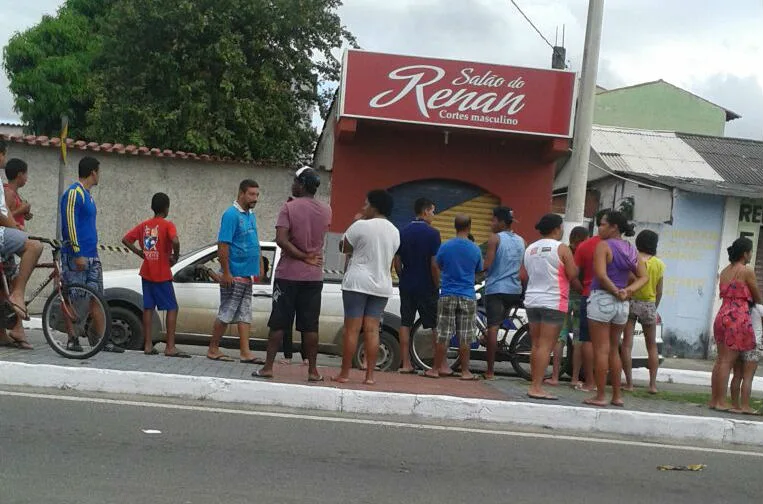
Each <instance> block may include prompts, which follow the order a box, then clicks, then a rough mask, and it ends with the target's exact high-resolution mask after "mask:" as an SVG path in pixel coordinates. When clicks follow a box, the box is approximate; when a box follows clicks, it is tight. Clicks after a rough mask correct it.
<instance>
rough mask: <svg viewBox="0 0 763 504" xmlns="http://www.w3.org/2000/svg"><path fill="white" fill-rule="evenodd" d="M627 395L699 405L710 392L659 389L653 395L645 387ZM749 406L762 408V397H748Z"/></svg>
mask: <svg viewBox="0 0 763 504" xmlns="http://www.w3.org/2000/svg"><path fill="white" fill-rule="evenodd" d="M629 395H631V396H632V397H637V398H639V399H653V400H658V401H672V402H681V403H688V404H699V405H705V404H707V403H708V402H710V394H709V393H703V392H668V391H660V393H659V394H656V395H653V394H650V393H649V392H647V390H646V389H636V390H634V391H633V392H630V393H629ZM730 401H731V398H729V402H730ZM750 406H752V408H753V409H755V410H760V409H762V408H763V399H756V398H754V397H753V398H752V399H750Z"/></svg>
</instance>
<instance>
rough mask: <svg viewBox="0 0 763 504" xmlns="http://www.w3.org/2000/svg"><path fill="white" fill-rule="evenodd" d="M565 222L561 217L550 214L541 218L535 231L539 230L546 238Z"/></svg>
mask: <svg viewBox="0 0 763 504" xmlns="http://www.w3.org/2000/svg"><path fill="white" fill-rule="evenodd" d="M563 222H564V219H562V217H561V216H560V215H557V214H553V213H549V214H546V215H544V216H543V217H541V218H540V220H539V221H538V223H537V224H536V225H535V229H537V230H538V231H539V232H540V234H542V235H543V236H546V235H549V234H551V231H553V230H554V229H556V228H560V227H562V223H563Z"/></svg>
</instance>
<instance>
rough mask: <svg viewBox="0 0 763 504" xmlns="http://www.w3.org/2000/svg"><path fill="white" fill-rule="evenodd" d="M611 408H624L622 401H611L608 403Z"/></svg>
mask: <svg viewBox="0 0 763 504" xmlns="http://www.w3.org/2000/svg"><path fill="white" fill-rule="evenodd" d="M609 404H611V405H612V406H617V407H618V408H622V407H624V406H625V402H623V400H622V399H612V401H610V403H609Z"/></svg>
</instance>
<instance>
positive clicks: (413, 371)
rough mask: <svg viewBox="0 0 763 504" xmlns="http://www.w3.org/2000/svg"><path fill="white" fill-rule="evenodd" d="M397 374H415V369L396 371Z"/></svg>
mask: <svg viewBox="0 0 763 504" xmlns="http://www.w3.org/2000/svg"><path fill="white" fill-rule="evenodd" d="M397 372H398V373H399V374H416V370H415V369H398V370H397Z"/></svg>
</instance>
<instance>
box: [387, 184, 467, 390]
mask: <svg viewBox="0 0 763 504" xmlns="http://www.w3.org/2000/svg"><path fill="white" fill-rule="evenodd" d="M413 211H414V213H415V214H416V219H415V220H413V221H412V222H411V223H409V224H408V225H406V226H405V227H404V228H403V229H402V230H401V231H400V248H399V249H398V251H397V255H396V256H395V262H394V265H395V272H396V273H397V276H398V278H399V279H400V284H399V287H400V319H401V322H400V333H399V336H400V353H401V355H402V363H401V366H400V372H401V373H405V374H408V373H414V372H415V371H414V369H413V366H411V356H410V352H409V342H410V334H411V327H413V323H414V320H415V319H416V313H417V312H418V314H419V316H420V317H421V325H422V327H423V328H424V329H431V330H432V340H433V345H435V346H434V347H433V348H434V350H435V352H440V351H442V352H444V349H445V347H444V345H439V344H438V343H437V300H438V298H439V289H440V274H439V271H438V269H437V262H436V261H435V256H436V255H437V251H438V250H439V249H440V232H439V231H438V230H436V229H435V228H433V227H432V220H433V219H434V213H435V205H434V203H433V202H432V201H431V200H429V199H427V198H419V199H417V200H416V202H415V203H414V205H413ZM440 347H442V348H440ZM440 360H441V361H442V362H443V366H444V368H443V369H440V370H438V369H436V368H434V369H430V370H428V371H426V374H427V375H428V376H431V377H433V378H436V377H439V376H440V375H441V374H446V375H447V374H452V373H453V372H452V371H451V370H449V369H448V367H447V362H445V359H440Z"/></svg>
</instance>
